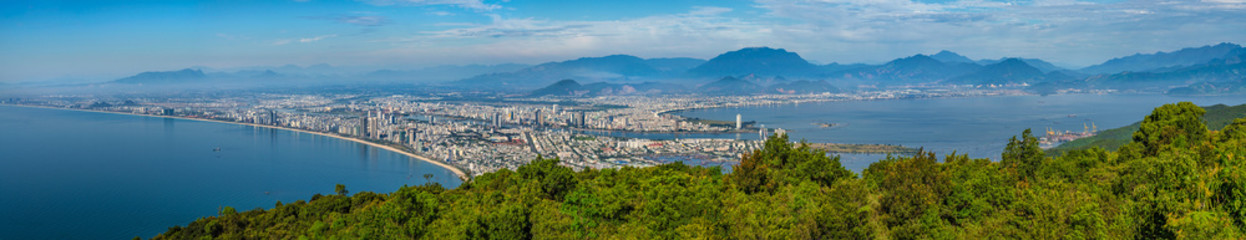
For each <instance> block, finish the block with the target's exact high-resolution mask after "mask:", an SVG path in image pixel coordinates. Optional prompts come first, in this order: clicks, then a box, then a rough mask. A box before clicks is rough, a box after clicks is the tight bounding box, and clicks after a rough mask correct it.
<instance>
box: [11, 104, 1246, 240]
mask: <svg viewBox="0 0 1246 240" xmlns="http://www.w3.org/2000/svg"><path fill="white" fill-rule="evenodd" d="M1180 101H1191V102H1194V103H1196V104H1198V105H1201V106H1206V105H1213V104H1228V105H1238V104H1244V103H1246V97H1241V96H1236V97H1170V96H1163V95H1141V94H1110V95H1051V96H994V97H965V98H933V99H896V100H877V101H845V102H821V103H801V104H779V105H761V106H747V107H733V108H715V109H699V110H691V111H683V112H678V113H676V114H679V115H682V116H687V117H697V118H703V119H715V120H724V121H734V120H735V116H736V114H739V115H741V118H742V119H743V120H744V121H756V122H757V123H758V124H764V125H765V127H766V128H767V129H769V132H773V131H775V130H776V129H780V128H781V129H783V130H784V131H786V132H787V133H788V134H789V136H790V137H791V139H792V140H802V139H803V140H808V141H810V142H833V143H864V144H894V145H903V146H908V147H921V148H924V149H925V150H928V151H933V152H935V153H937V154H939V155H945V154H949V153H953V152H955V153H957V154H967V155H969V156H970V157H974V158H989V159H992V160H998V159H999V155H1000V153H1001V152H1002V151H1003V148H1004V145H1005V144H1007V142H1008V139H1009V138H1010V137H1012V136H1016V135H1020V134H1021V132H1022V131H1023V130H1025V129H1027V128H1029V129H1033V130H1034V133H1035V134H1036V135H1041V134H1042V132H1043V131H1044V130H1046V129H1047V128H1051V129H1054V130H1058V131H1064V130H1068V131H1082V130H1083V125H1086V126H1089V125H1090V124H1094V125H1096V126H1098V129H1099V130H1105V129H1110V128H1116V127H1121V126H1125V125H1129V124H1131V123H1133V122H1137V121H1140V120H1142V118H1143V117H1144V116H1146V115H1147V114H1149V113H1150V112H1151V110H1152V109H1154V108H1155V107H1158V106H1160V105H1163V104H1166V103H1175V102H1180ZM821 123H833V124H835V127H829V128H824V127H821V126H819V124H821ZM0 133H2V134H0V206H2V207H0V239H129V238H133V237H135V236H140V237H144V238H147V237H151V236H154V235H155V234H158V233H160V232H163V231H165V230H166V229H167V228H168V227H171V226H175V225H185V224H186V223H189V222H191V221H193V220H195V219H197V218H200V217H205V216H210V215H215V214H216V213H217V212H218V211H219V210H220V209H221V208H222V207H224V206H231V207H234V208H236V209H238V210H240V211H242V210H248V209H254V208H272V207H273V206H274V204H275V203H276V202H277V201H281V202H285V203H289V202H294V201H297V200H306V199H308V198H310V197H311V196H312V195H314V194H333V193H332V192H333V187H334V185H335V184H344V185H346V187H347V189H348V190H350V191H351V192H358V191H373V192H391V191H394V190H396V189H398V188H399V187H401V186H403V185H419V184H425V183H427V182H429V181H431V182H437V183H441V184H442V185H445V186H446V187H448V188H453V187H456V186H458V185H459V184H460V183H461V182H460V180H459V179H458V178H456V177H455V175H454V174H453V173H451V172H450V171H447V170H445V169H442V168H439V167H437V166H434V165H432V164H428V163H426V162H422V161H419V160H416V159H412V158H409V157H406V156H404V155H401V154H397V153H392V152H388V151H385V150H382V149H377V148H373V147H369V146H367V145H364V144H359V143H355V142H351V141H345V140H341V139H335V138H331V137H325V136H320V135H315V134H308V133H299V132H293V131H285V130H278V129H271V128H262V127H251V126H245V125H237V124H227V123H215V122H202V121H192V120H180V119H168V118H159V117H145V116H131V115H120V114H109V113H96V112H81V111H68V110H54V109H40V108H27V107H13V106H0ZM593 134H598V135H606V136H620V137H640V138H650V139H673V138H734V139H758V138H760V137H761V136H760V135H759V134H757V133H739V134H736V133H732V134H649V133H646V134H639V133H621V132H593ZM217 148H219V149H220V150H219V151H217V150H216V149H217ZM839 157H840V158H841V162H842V163H843V164H844V166H845V167H847V168H848V169H850V170H853V171H855V172H858V173H859V172H860V171H861V170H863V169H865V168H866V167H868V166H869V164H870V163H873V162H875V161H878V160H879V159H882V158H884V157H886V155H883V154H844V155H839ZM425 173H432V174H433V176H434V177H433V178H432V179H431V180H425V179H423V175H424V174H425Z"/></svg>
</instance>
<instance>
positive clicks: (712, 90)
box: [697, 77, 764, 95]
mask: <svg viewBox="0 0 1246 240" xmlns="http://www.w3.org/2000/svg"><path fill="white" fill-rule="evenodd" d="M763 91H764V88H762V87H761V86H760V85H757V84H756V83H752V82H749V81H746V80H743V79H739V78H735V77H723V78H722V79H719V80H717V81H713V82H710V83H706V84H705V85H701V86H700V87H697V93H700V94H705V95H747V94H755V93H761V92H763Z"/></svg>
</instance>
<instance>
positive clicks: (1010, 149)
mask: <svg viewBox="0 0 1246 240" xmlns="http://www.w3.org/2000/svg"><path fill="white" fill-rule="evenodd" d="M1002 155H1003V156H1001V158H1000V163H1002V164H1003V165H1004V166H1005V167H1008V168H1011V169H1013V170H1015V171H1016V172H1017V175H1018V177H1020V178H1032V177H1034V173H1035V172H1037V171H1038V168H1039V167H1040V165H1042V164H1043V159H1044V158H1045V157H1046V155H1045V154H1044V153H1043V148H1042V147H1039V146H1038V138H1035V137H1034V135H1033V134H1031V132H1030V129H1028V128H1027V129H1025V131H1023V132H1021V140H1017V136H1012V139H1009V140H1008V146H1006V147H1004V153H1003V154H1002Z"/></svg>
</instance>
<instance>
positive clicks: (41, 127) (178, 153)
mask: <svg viewBox="0 0 1246 240" xmlns="http://www.w3.org/2000/svg"><path fill="white" fill-rule="evenodd" d="M215 148H220V151H214V149H215ZM425 173H432V174H433V175H434V177H433V179H432V181H434V182H438V183H441V184H442V185H444V186H446V187H447V188H453V187H457V186H458V185H459V184H460V183H461V181H460V180H459V179H458V178H457V177H456V176H455V175H454V174H453V173H452V172H450V171H448V170H446V169H442V168H440V167H437V166H435V165H432V164H429V163H426V162H423V161H420V160H417V159H412V158H409V157H407V156H404V155H401V154H397V153H393V152H389V151H386V150H382V149H378V148H373V147H369V146H367V145H364V144H360V143H355V142H350V141H345V140H340V139H334V138H330V137H325V136H320V135H315V134H308V133H299V132H292V131H285V130H277V129H271V128H259V127H251V126H244V125H237V124H226V123H214V122H202V121H191V120H179V119H167V118H156V117H141V116H129V115H119V114H108V113H94V112H79V111H67V110H52V109H39V108H26V107H13V106H0V206H2V207H0V239H130V238H133V237H135V236H140V237H144V238H148V237H152V236H154V235H155V234H157V233H160V232H163V231H165V230H166V229H167V228H168V227H171V226H175V225H185V224H187V223H189V222H191V221H193V220H195V219H197V218H200V217H205V216H210V215H215V214H216V213H217V212H218V210H219V209H220V208H221V207H224V206H232V207H234V208H236V209H238V210H239V211H243V210H249V209H254V208H266V209H267V208H272V207H273V206H274V204H276V203H277V201H281V202H285V203H290V202H294V201H297V200H307V199H309V198H310V197H311V196H312V195H314V194H317V193H320V194H333V190H334V185H335V184H344V185H346V188H347V189H348V190H350V191H351V192H359V191H373V192H381V193H387V192H392V191H394V190H397V189H398V188H399V187H401V186H403V185H420V184H424V183H426V180H425V179H424V178H423V175H424V174H425Z"/></svg>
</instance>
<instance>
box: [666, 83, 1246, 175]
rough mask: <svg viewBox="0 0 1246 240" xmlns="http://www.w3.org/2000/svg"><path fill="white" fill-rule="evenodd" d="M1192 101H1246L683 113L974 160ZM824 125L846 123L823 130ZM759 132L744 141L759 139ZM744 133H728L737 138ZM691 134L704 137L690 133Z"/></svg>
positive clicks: (892, 104) (1083, 98)
mask: <svg viewBox="0 0 1246 240" xmlns="http://www.w3.org/2000/svg"><path fill="white" fill-rule="evenodd" d="M1180 101H1191V102H1194V103H1195V104H1198V105H1200V106H1207V105H1214V104H1227V105H1238V104H1243V103H1246V98H1244V97H1241V96H1234V97H1169V96H1161V95H1125V94H1114V95H1053V96H999V97H972V98H938V99H907V100H881V101H855V102H823V103H805V104H785V105H772V106H750V107H736V108H715V109H700V110H693V111H687V112H681V113H679V115H682V116H686V117H696V118H703V119H714V120H724V121H734V120H735V115H736V114H741V115H742V118H743V120H744V121H757V122H758V123H759V124H765V125H766V127H767V128H770V129H771V130H772V131H773V129H774V128H783V129H785V130H787V131H788V135H789V136H790V137H791V138H792V139H793V140H799V139H807V140H809V141H811V142H834V143H868V144H898V145H904V146H909V147H924V148H925V149H926V150H930V151H934V152H935V153H937V154H940V155H943V154H948V153H951V152H952V151H956V152H957V153H958V154H968V155H969V156H970V157H973V158H990V159H993V160H998V159H999V156H1000V153H1002V152H1003V149H1004V145H1006V144H1007V143H1008V139H1009V138H1010V137H1012V136H1014V135H1021V131H1023V130H1025V129H1026V128H1030V129H1033V131H1034V134H1035V135H1036V136H1041V135H1042V134H1043V131H1044V130H1045V129H1046V128H1048V127H1051V128H1053V129H1056V130H1069V131H1077V132H1080V131H1082V130H1083V128H1082V126H1083V123H1084V124H1086V125H1090V124H1092V123H1093V124H1095V125H1098V127H1099V129H1100V130H1106V129H1111V128H1116V127H1121V126H1125V125H1129V124H1132V123H1134V122H1137V121H1141V120H1142V118H1143V117H1145V116H1146V115H1147V114H1150V113H1151V110H1153V109H1154V108H1155V107H1159V106H1160V105H1163V104H1166V103H1175V102H1180ZM816 123H837V124H841V126H837V127H833V128H822V127H820V126H817V125H815V124H816ZM757 135H758V134H756V133H754V134H742V135H740V138H746V139H756V138H757ZM735 136H736V134H720V135H718V137H726V138H731V137H735ZM684 137H701V136H700V135H684ZM883 157H885V155H881V154H865V155H857V154H850V155H843V159H842V161H843V163H844V165H845V167H847V168H849V169H852V170H854V171H857V172H860V171H861V170H862V169H865V167H867V166H869V164H870V163H873V162H874V161H877V160H878V159H881V158H883Z"/></svg>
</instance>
